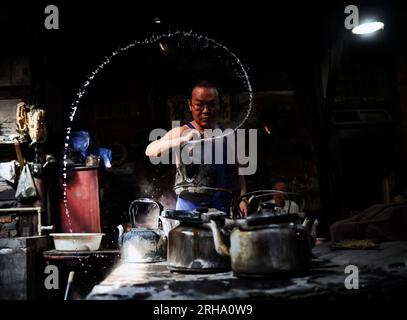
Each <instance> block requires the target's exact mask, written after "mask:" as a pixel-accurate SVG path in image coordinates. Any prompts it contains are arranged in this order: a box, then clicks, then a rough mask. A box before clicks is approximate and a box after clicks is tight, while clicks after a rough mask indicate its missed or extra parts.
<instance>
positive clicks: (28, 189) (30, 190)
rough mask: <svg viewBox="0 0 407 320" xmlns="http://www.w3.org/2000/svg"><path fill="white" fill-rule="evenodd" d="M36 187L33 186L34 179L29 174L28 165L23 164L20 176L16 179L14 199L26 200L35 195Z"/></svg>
mask: <svg viewBox="0 0 407 320" xmlns="http://www.w3.org/2000/svg"><path fill="white" fill-rule="evenodd" d="M37 195H38V194H37V189H36V188H35V184H34V179H33V177H32V175H31V171H30V167H29V165H28V164H26V165H24V167H23V170H22V171H21V174H20V178H19V179H18V185H17V191H16V199H17V200H27V199H32V198H35V197H37Z"/></svg>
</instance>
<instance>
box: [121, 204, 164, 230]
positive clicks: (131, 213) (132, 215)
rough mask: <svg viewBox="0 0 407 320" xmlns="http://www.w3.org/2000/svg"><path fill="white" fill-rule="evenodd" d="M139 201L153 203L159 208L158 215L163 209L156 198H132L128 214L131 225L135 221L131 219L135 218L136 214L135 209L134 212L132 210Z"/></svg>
mask: <svg viewBox="0 0 407 320" xmlns="http://www.w3.org/2000/svg"><path fill="white" fill-rule="evenodd" d="M139 203H149V204H153V205H154V206H155V207H157V208H158V210H159V213H158V215H161V212H162V211H163V210H164V207H163V205H162V204H161V203H159V202H158V201H156V200H153V199H150V198H140V199H136V200H133V201H132V202H131V203H130V206H129V216H130V219H131V221H132V224H133V225H135V221H133V220H134V219H135V218H136V215H137V210H136V212H134V208H135V207H137V204H139Z"/></svg>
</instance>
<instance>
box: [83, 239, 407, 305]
mask: <svg viewBox="0 0 407 320" xmlns="http://www.w3.org/2000/svg"><path fill="white" fill-rule="evenodd" d="M313 255H314V259H313V263H312V268H311V269H310V270H309V271H308V272H307V273H304V274H296V275H287V276H274V277H270V278H238V277H236V276H234V275H233V272H231V271H230V272H223V273H216V274H182V273H175V272H171V271H169V270H168V269H167V266H166V263H165V262H158V263H146V264H141V263H125V262H121V263H119V264H118V265H117V266H116V267H115V268H114V270H113V271H112V272H111V273H110V275H108V276H107V277H106V279H105V280H104V281H102V282H101V283H100V284H98V285H96V286H95V287H94V288H93V290H92V291H91V293H90V294H89V295H88V297H87V299H89V300H122V299H125V300H128V299H153V300H171V299H175V300H181V299H182V300H186V299H309V298H329V299H331V298H338V297H339V298H344V299H346V298H355V296H356V295H359V296H360V297H362V298H363V297H372V296H373V297H383V296H385V297H386V298H389V297H391V295H394V296H395V297H400V294H403V295H404V296H406V295H407V293H406V292H407V291H406V289H407V242H385V243H381V244H380V246H379V247H378V248H376V249H369V250H361V249H358V250H354V249H352V250H349V249H347V250H346V249H342V250H334V249H332V248H331V246H330V244H329V243H323V244H320V245H318V246H316V247H315V248H314V249H313ZM348 265H354V266H356V267H357V268H358V270H359V274H358V275H359V288H358V289H357V290H349V289H346V287H345V279H346V278H347V277H348V276H349V273H345V267H346V266H348Z"/></svg>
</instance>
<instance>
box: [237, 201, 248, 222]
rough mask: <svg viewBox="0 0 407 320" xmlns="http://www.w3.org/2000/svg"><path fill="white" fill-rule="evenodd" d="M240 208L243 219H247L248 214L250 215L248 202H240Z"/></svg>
mask: <svg viewBox="0 0 407 320" xmlns="http://www.w3.org/2000/svg"><path fill="white" fill-rule="evenodd" d="M239 208H240V212H241V213H242V216H243V218H245V217H247V214H248V213H249V207H248V206H247V202H246V201H245V200H242V201H240V203H239Z"/></svg>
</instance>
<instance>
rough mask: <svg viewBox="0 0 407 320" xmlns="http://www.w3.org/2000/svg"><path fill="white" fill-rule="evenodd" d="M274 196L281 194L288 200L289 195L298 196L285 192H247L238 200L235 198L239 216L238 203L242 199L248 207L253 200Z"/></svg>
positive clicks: (240, 212)
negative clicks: (245, 200)
mask: <svg viewBox="0 0 407 320" xmlns="http://www.w3.org/2000/svg"><path fill="white" fill-rule="evenodd" d="M274 194H283V195H286V196H287V198H288V200H290V196H289V195H290V194H298V193H296V192H286V191H280V190H256V191H252V192H248V193H245V194H242V195H241V196H240V197H239V198H237V203H236V207H237V209H238V212H239V214H240V215H241V216H242V215H243V213H242V211H241V209H240V206H239V203H240V202H241V201H242V200H243V199H247V202H248V205H250V202H251V201H252V200H253V199H255V198H263V197H266V196H272V195H274Z"/></svg>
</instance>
